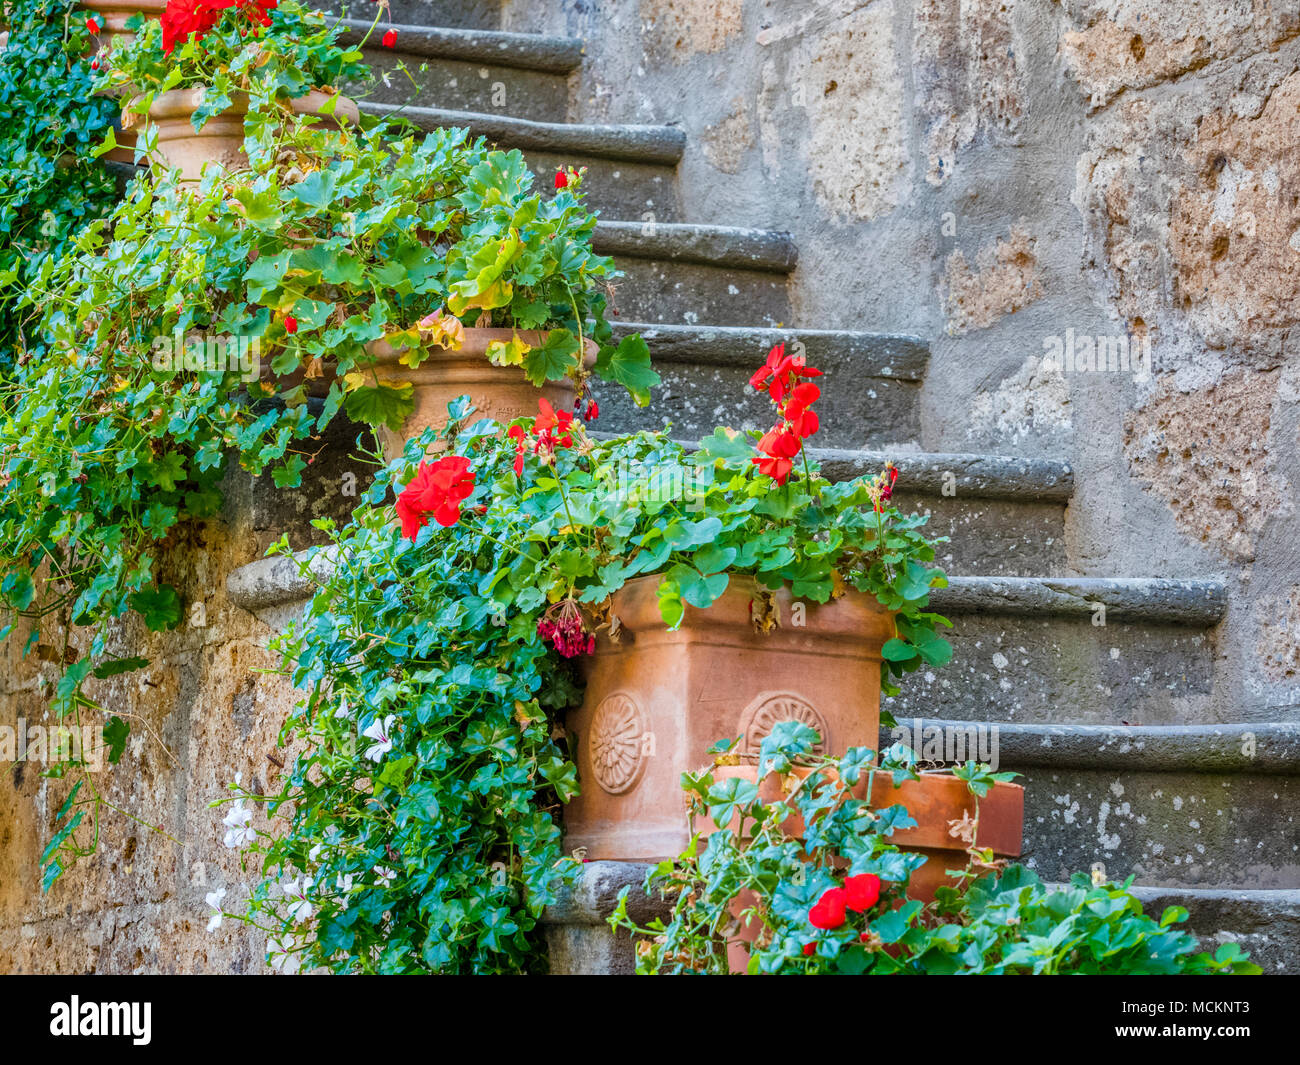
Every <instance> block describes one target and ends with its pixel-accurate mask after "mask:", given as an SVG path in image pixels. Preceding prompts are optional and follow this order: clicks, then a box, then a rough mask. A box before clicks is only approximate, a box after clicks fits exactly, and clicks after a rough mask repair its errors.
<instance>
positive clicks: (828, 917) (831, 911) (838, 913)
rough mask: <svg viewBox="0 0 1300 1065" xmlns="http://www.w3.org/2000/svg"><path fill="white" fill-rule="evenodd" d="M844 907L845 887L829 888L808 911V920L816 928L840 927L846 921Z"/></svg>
mask: <svg viewBox="0 0 1300 1065" xmlns="http://www.w3.org/2000/svg"><path fill="white" fill-rule="evenodd" d="M844 908H845V894H844V889H843V888H828V889H827V890H826V891H824V892H822V897H821V898H819V899H818V900H817V902H816V904H815V905H814V906H813V908H812V909H810V910H809V911H808V920H809V921H810V922H812V926H813V927H814V928H825V929H828V930H829V929H832V928H839V927H840V925H842V924H843V923H844Z"/></svg>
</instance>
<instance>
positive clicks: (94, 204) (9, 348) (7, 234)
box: [0, 0, 117, 374]
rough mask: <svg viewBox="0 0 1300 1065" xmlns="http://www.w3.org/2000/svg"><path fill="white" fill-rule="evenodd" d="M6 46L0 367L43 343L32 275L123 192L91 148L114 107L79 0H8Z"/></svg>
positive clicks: (0, 139)
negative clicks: (25, 303) (28, 287)
mask: <svg viewBox="0 0 1300 1065" xmlns="http://www.w3.org/2000/svg"><path fill="white" fill-rule="evenodd" d="M0 30H4V31H7V32H8V34H9V37H8V43H7V46H6V47H5V48H4V49H3V50H0V374H7V373H8V372H9V370H10V368H11V367H12V366H13V363H14V361H15V360H16V359H20V358H24V357H25V353H27V352H29V351H30V352H33V353H34V352H39V351H40V350H41V349H42V348H43V346H44V339H43V337H42V336H41V335H40V332H39V330H37V329H35V328H34V323H33V321H32V319H33V318H34V317H35V312H33V311H32V310H31V309H30V308H29V309H28V310H27V311H26V312H25V313H24V312H20V310H19V307H18V303H19V297H20V295H21V293H22V289H23V286H24V285H25V284H26V283H27V280H28V279H29V278H31V277H33V276H34V275H35V274H36V273H38V272H39V270H40V268H41V264H42V263H44V262H45V261H46V260H47V259H50V258H57V257H58V256H59V255H60V254H62V252H63V251H65V250H66V248H67V247H68V243H69V241H70V240H71V239H72V237H73V236H74V235H75V234H76V232H77V231H78V230H80V229H81V227H82V226H84V225H85V224H86V223H87V222H89V221H90V220H92V219H94V218H99V217H101V216H102V215H104V214H106V213H107V212H108V211H109V210H110V209H111V207H112V205H113V203H114V201H115V200H116V199H117V191H116V187H115V182H114V180H113V177H112V175H110V174H109V173H108V172H107V171H106V170H105V169H104V168H103V167H102V166H101V165H100V164H99V163H98V162H96V161H95V158H94V154H93V153H94V150H95V149H96V148H97V147H98V146H99V144H100V142H101V141H102V140H103V139H104V136H105V131H106V130H108V129H111V127H112V123H113V119H114V118H115V117H116V114H117V107H116V105H115V104H114V103H113V101H111V100H106V99H104V98H102V97H97V96H95V95H94V91H93V87H92V83H93V79H94V73H93V72H92V71H91V69H90V66H89V61H88V59H87V58H86V55H87V52H88V51H90V50H91V49H92V48H93V41H94V38H93V36H92V35H91V33H90V31H89V30H88V29H87V28H86V25H85V19H84V13H82V12H80V11H78V9H77V6H76V3H75V0H9V2H7V3H6V4H5V5H4V6H3V10H2V11H0Z"/></svg>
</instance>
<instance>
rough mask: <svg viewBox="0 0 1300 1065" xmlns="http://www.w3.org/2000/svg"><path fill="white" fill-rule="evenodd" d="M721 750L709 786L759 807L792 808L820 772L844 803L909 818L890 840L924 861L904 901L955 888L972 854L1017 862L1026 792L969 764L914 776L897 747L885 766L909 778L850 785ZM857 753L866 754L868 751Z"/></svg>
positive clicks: (699, 831) (800, 826)
mask: <svg viewBox="0 0 1300 1065" xmlns="http://www.w3.org/2000/svg"><path fill="white" fill-rule="evenodd" d="M804 727H808V726H806V725H805V726H804ZM813 731H814V732H816V729H815V728H814V729H813ZM809 745H810V749H811V750H812V751H813V752H815V753H816V752H820V751H824V750H826V745H825V744H824V742H823V739H822V737H821V735H820V734H818V736H817V739H815V740H810V743H809ZM720 748H721V749H722V751H723V754H722V755H721V756H720V757H719V758H718V759H717V762H716V764H715V765H714V766H713V767H711V769H710V772H711V774H712V778H713V780H715V781H718V782H723V781H727V780H735V781H739V782H743V783H741V784H739V785H737V787H739V788H740V790H741V793H743V794H745V795H753V796H755V797H757V798H758V799H760V800H762V801H764V802H768V803H772V802H778V801H785V802H792V801H793V795H794V792H795V791H797V790H798V789H799V788H801V787H805V786H813V785H815V784H816V783H817V782H818V781H820V779H821V777H818V776H816V773H817V772H820V773H821V774H822V775H823V776H824V777H825V778H826V779H828V780H829V781H831V782H832V783H838V784H840V786H841V788H840V790H841V793H842V794H843V795H844V796H845V797H847V796H852V797H853V798H855V799H860V800H862V801H863V802H865V803H866V805H867V806H868V807H869V808H870V809H872V810H873V811H888V810H889V809H890V808H892V807H898V808H899V809H900V810H902V811H904V812H906V814H907V815H908V821H909V822H910V823H908V824H906V825H904V824H895V825H894V830H893V834H892V837H893V842H894V843H895V844H897V845H898V846H899V847H900V848H902V849H903V850H906V851H907V852H908V853H909V854H919V855H921V856H922V857H923V858H924V859H925V861H924V863H923V864H921V865H918V866H917V867H916V868H914V869H912V870H911V873H910V876H909V879H908V882H907V894H908V896H909V897H911V898H914V899H920V900H921V901H922V902H931V901H933V899H934V898H935V894H936V892H937V891H938V889H939V888H940V887H942V886H944V885H951V884H953V883H954V870H957V871H960V870H961V869H962V867H963V866H965V864H966V855H967V853H968V852H969V851H970V850H972V849H976V850H978V851H980V852H986V853H988V854H991V855H995V856H996V857H998V858H1016V857H1019V855H1020V845H1021V841H1022V836H1023V832H1024V815H1025V791H1024V788H1023V787H1021V786H1020V785H1019V784H1014V783H1012V782H1011V777H1012V776H1014V774H990V775H989V776H988V777H987V778H978V779H976V778H974V777H972V773H974V770H975V763H973V762H968V763H967V764H966V765H964V766H958V767H956V768H952V767H945V768H942V769H923V770H919V771H918V770H914V769H910V767H911V766H912V764H913V763H914V762H915V757H914V756H912V755H911V754H910V753H909V752H907V751H906V749H904V748H901V747H895V748H891V750H889V751H887V752H885V755H886V761H887V762H891V763H892V762H897V763H900V764H905V765H907V766H908V767H909V772H908V773H907V774H906V775H903V774H897V775H895V774H890V773H884V774H881V773H875V772H865V773H864V774H863V775H862V776H861V777H860V778H859V779H858V780H856V781H855V782H853V783H849V782H846V781H843V780H841V779H840V778H839V776H838V773H837V771H836V770H835V769H833V768H828V767H826V766H823V767H822V768H821V770H819V771H815V770H812V769H810V768H808V767H807V766H805V765H802V764H799V763H798V762H795V763H792V764H791V766H790V767H789V768H787V769H785V770H784V772H782V773H777V772H775V771H772V770H770V769H768V770H767V772H765V773H760V765H759V756H758V752H757V750H754V751H746V750H744V749H743V748H741V747H740V741H739V740H737V741H734V742H733V743H732V744H731V745H729V746H728V745H726V744H722V745H720ZM715 749H719V748H715ZM858 750H860V751H866V752H868V753H871V749H870V748H869V747H865V746H863V747H859V748H858ZM730 763H734V764H730ZM688 776H689V774H688ZM810 780H811V781H812V782H813V783H812V784H810V783H809V782H810ZM727 786H728V787H730V785H727ZM697 822H698V823H697V824H696V825H694V826H692V825H688V826H687V831H686V833H685V835H686V838H687V839H689V838H690V837H691V835H701V836H707V834H708V833H709V832H710V827H711V826H710V824H709V822H708V819H707V817H702V818H697ZM784 829H785V831H786V832H787V833H788V834H789V835H791V836H796V837H802V836H803V835H804V834H805V825H804V823H803V819H802V818H801V817H800V816H799V814H797V813H792V814H791V815H790V819H789V821H788V822H786V824H785V826H784Z"/></svg>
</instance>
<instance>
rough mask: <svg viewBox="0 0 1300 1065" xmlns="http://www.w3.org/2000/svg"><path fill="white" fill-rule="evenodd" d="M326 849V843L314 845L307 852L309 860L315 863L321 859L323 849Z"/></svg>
mask: <svg viewBox="0 0 1300 1065" xmlns="http://www.w3.org/2000/svg"><path fill="white" fill-rule="evenodd" d="M324 849H325V846H324V844H321V843H317V844H316V845H315V846H314V847H312V849H311V850H309V851H308V852H307V860H308V861H309V862H311V863H312V864H313V865H315V864H316V863H318V862H319V861H320V856H321V851H323V850H324Z"/></svg>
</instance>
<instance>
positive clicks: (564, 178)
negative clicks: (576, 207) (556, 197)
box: [555, 170, 569, 189]
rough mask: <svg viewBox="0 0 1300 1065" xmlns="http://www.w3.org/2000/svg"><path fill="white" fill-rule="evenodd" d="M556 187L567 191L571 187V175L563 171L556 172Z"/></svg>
mask: <svg viewBox="0 0 1300 1065" xmlns="http://www.w3.org/2000/svg"><path fill="white" fill-rule="evenodd" d="M555 187H556V188H557V189H567V188H568V187H569V175H568V174H566V173H565V172H564V171H563V170H557V171H556V172H555Z"/></svg>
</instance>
